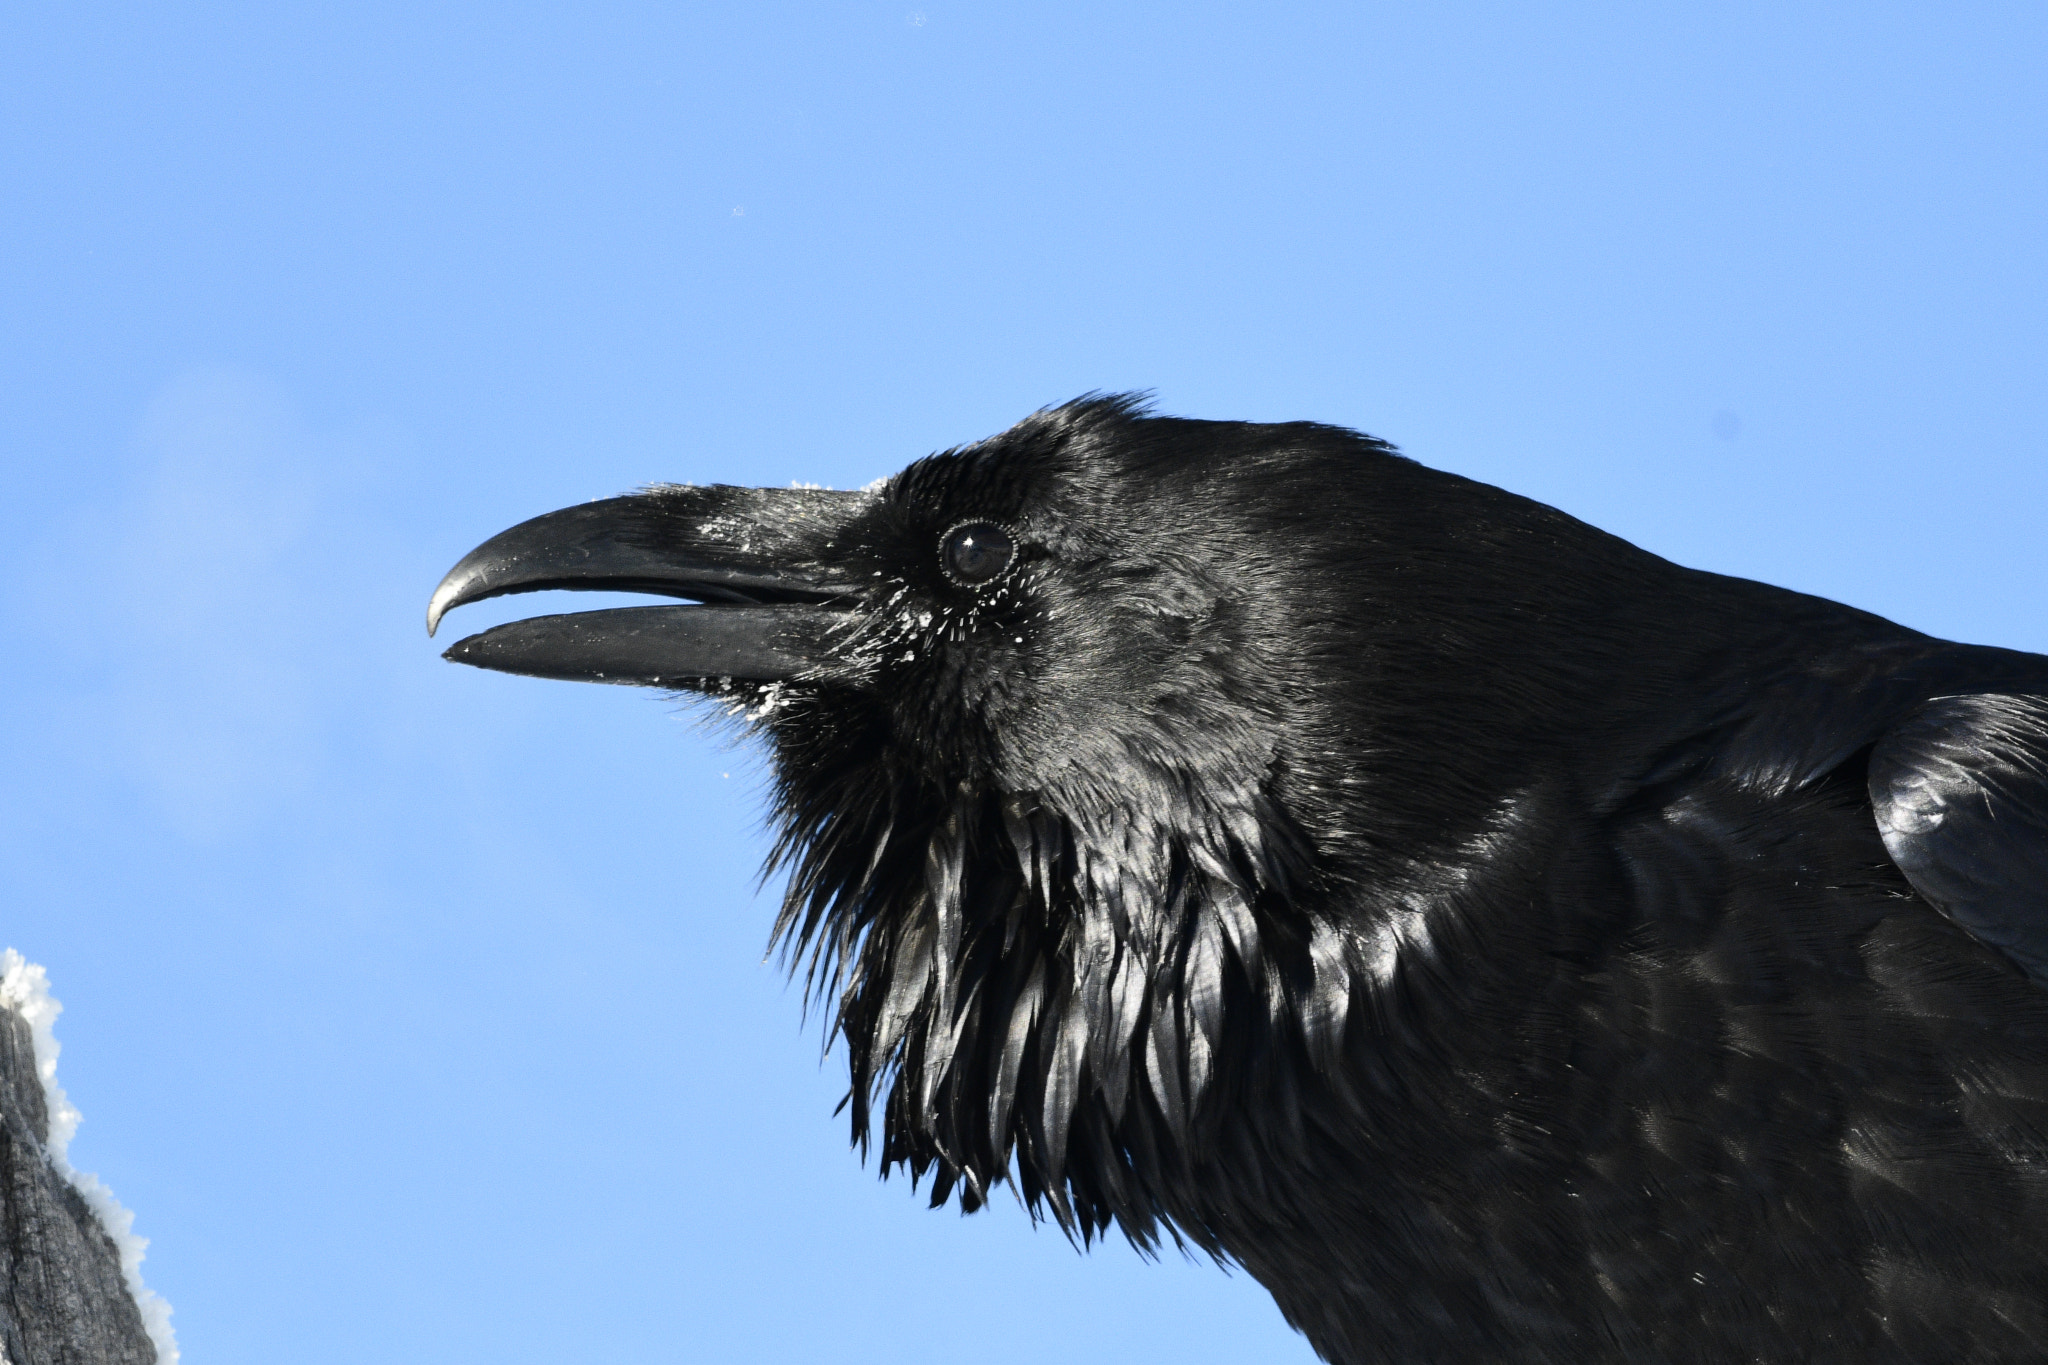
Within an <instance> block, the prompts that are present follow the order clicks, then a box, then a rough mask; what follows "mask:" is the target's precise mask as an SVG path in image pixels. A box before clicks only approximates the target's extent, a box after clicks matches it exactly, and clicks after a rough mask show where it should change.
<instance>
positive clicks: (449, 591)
mask: <svg viewBox="0 0 2048 1365" xmlns="http://www.w3.org/2000/svg"><path fill="white" fill-rule="evenodd" d="M454 578H455V575H454V574H452V573H451V574H449V575H448V577H447V578H444V579H442V580H441V585H440V586H439V587H437V588H435V589H434V595H433V597H432V598H431V599H429V600H428V602H427V638H428V639H430V640H431V639H433V638H434V632H435V631H437V630H439V629H440V628H441V618H442V617H443V616H446V615H447V614H448V609H449V608H450V607H452V606H455V605H456V600H455V599H456V598H457V596H458V595H460V593H461V591H462V590H461V587H460V586H459V585H458V584H456V583H455V582H454V581H453V580H454Z"/></svg>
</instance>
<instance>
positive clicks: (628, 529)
mask: <svg viewBox="0 0 2048 1365" xmlns="http://www.w3.org/2000/svg"><path fill="white" fill-rule="evenodd" d="M872 497H873V495H872V494H868V493H837V492H832V491H829V490H825V489H800V488H733V487H727V486H723V485H714V486H711V487H707V488H660V489H655V490H653V491H651V492H647V493H640V494H635V495H633V496H631V497H624V498H607V499H605V500H604V501H602V502H592V503H586V504H584V505H583V506H581V507H569V508H564V509H563V510H562V511H559V512H550V513H548V514H547V515H546V516H541V517H535V518H534V519H533V520H531V521H526V522H521V523H520V524H519V525H517V526H514V527H513V528H512V529H511V530H509V531H505V532H502V533H500V534H498V535H495V536H493V537H491V538H490V539H489V540H487V541H485V542H484V543H483V544H481V545H479V546H477V548H476V549H474V550H472V551H470V552H469V553H468V554H467V555H465V556H463V558H462V561H461V562H460V563H459V564H457V565H456V566H455V567H454V568H453V569H450V570H449V571H448V576H447V577H446V578H444V579H442V580H441V585H440V586H439V587H438V588H436V589H434V596H433V600H432V601H430V602H429V603H428V604H427V633H428V634H429V635H432V634H433V633H434V631H435V630H436V629H438V628H439V626H440V624H441V617H442V616H443V615H445V614H446V613H447V612H449V611H451V610H453V609H454V608H456V607H459V606H462V605H463V604H464V603H467V602H478V601H482V600H483V599H484V598H486V597H499V596H503V595H504V594H507V593H517V592H544V591H548V590H550V589H569V590H572V591H579V590H580V591H603V592H644V593H651V594H654V595H657V596H661V597H678V598H687V599H690V600H691V601H693V602H695V603H697V604H698V605H693V606H664V607H623V608H617V609H614V610H609V611H586V612H575V613H571V614H568V615H562V616H537V617H534V618H532V619H530V620H525V621H514V622H512V623H510V624H508V625H503V626H498V627H496V628H495V629H492V630H487V631H484V632H483V633H482V634H479V635H472V636H470V637H469V638H467V639H465V640H459V641H457V642H456V643H455V644H454V645H453V646H451V647H450V648H449V649H448V651H447V652H446V653H445V654H444V655H443V656H442V657H443V658H446V659H450V660H452V661H454V662H456V663H464V664H474V665H475V666H477V667H479V668H492V669H497V670H499V671H500V672H505V673H524V674H528V675H530V676H533V677H540V678H564V679H568V680H571V681H576V682H608V683H628V684H633V685H637V686H643V687H650V686H651V687H695V686H700V685H702V684H703V683H704V682H705V681H706V680H711V679H723V678H730V679H744V680H749V681H755V682H770V681H776V680H780V679H786V678H795V677H800V676H804V675H806V674H809V673H812V672H814V671H815V670H816V669H817V668H818V667H819V666H820V665H821V664H823V663H824V662H825V660H826V658H827V657H828V652H829V647H830V642H831V638H832V637H833V635H834V633H835V631H834V627H835V626H838V625H842V624H843V623H844V622H845V620H846V615H847V613H846V608H847V607H848V606H849V605H851V599H852V596H853V593H854V589H855V586H856V585H855V584H854V583H853V582H852V581H851V580H850V579H849V578H847V577H846V576H845V575H844V573H843V572H841V571H837V570H835V569H833V568H831V567H830V566H829V561H830V560H831V559H834V558H837V556H834V555H832V553H831V551H832V549H833V547H834V546H835V545H837V544H842V543H843V535H844V531H845V528H846V525H847V523H848V521H849V520H850V519H851V518H852V517H853V516H854V515H856V514H857V513H858V512H859V511H860V510H861V509H862V508H863V507H865V506H866V505H867V504H868V503H869V502H870V501H871V500H872Z"/></svg>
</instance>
